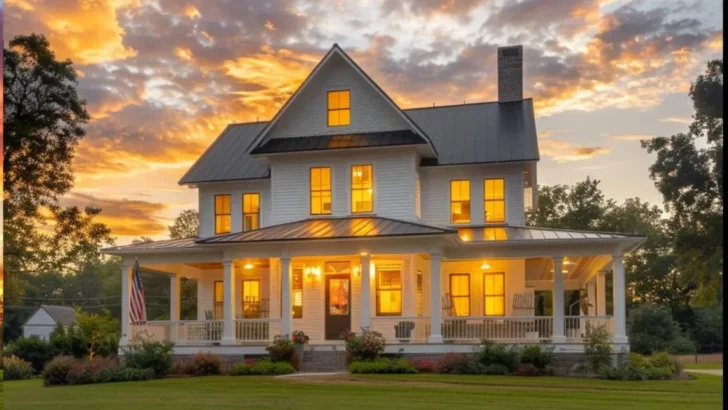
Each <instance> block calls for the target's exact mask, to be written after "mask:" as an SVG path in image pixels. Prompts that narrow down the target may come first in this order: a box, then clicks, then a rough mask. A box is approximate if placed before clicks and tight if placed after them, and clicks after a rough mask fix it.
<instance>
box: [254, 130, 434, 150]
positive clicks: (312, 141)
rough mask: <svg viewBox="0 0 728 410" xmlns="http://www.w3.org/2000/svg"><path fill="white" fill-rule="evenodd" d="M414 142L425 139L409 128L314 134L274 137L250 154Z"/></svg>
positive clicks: (420, 142) (395, 144) (410, 143)
mask: <svg viewBox="0 0 728 410" xmlns="http://www.w3.org/2000/svg"><path fill="white" fill-rule="evenodd" d="M416 144H427V141H425V140H424V139H423V138H422V137H420V136H419V135H417V134H415V133H414V132H412V131H410V130H398V131H384V132H369V133H357V134H337V135H315V136H310V137H290V138H274V139H271V140H269V141H268V142H266V143H265V144H263V145H261V146H259V147H257V148H255V149H254V150H252V151H251V152H250V155H255V154H280V153H287V152H302V151H327V150H337V149H348V148H369V147H388V146H389V147H391V146H397V145H400V146H401V145H416Z"/></svg>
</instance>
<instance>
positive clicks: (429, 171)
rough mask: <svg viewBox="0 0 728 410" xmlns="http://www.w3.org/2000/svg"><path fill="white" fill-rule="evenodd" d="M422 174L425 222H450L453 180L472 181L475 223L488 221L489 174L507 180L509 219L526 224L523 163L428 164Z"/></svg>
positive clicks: (514, 223) (508, 220)
mask: <svg viewBox="0 0 728 410" xmlns="http://www.w3.org/2000/svg"><path fill="white" fill-rule="evenodd" d="M420 175H421V178H422V222H424V223H429V224H434V225H441V226H443V225H444V226H447V225H451V224H450V181H452V180H456V179H467V180H469V181H470V215H471V221H470V224H471V225H480V224H483V223H484V215H483V213H484V210H483V200H484V196H483V181H484V179H485V178H503V179H504V180H505V198H506V205H505V206H506V218H505V219H506V223H507V224H509V225H524V224H525V214H524V207H523V165H522V164H508V165H462V166H447V167H425V168H421V169H420Z"/></svg>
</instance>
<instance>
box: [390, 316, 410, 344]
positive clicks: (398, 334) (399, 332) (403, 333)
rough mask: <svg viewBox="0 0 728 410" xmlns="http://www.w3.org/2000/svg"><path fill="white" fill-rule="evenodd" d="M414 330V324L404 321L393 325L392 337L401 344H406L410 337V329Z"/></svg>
mask: <svg viewBox="0 0 728 410" xmlns="http://www.w3.org/2000/svg"><path fill="white" fill-rule="evenodd" d="M414 328H415V322H412V321H410V320H406V321H403V322H399V323H397V324H396V325H394V337H395V338H397V339H399V341H400V342H402V343H408V342H409V341H410V337H412V329H414Z"/></svg>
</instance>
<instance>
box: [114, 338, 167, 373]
mask: <svg viewBox="0 0 728 410" xmlns="http://www.w3.org/2000/svg"><path fill="white" fill-rule="evenodd" d="M173 350H174V343H172V342H170V341H164V342H157V341H154V340H150V339H140V340H138V341H135V343H134V344H131V345H129V346H127V347H125V348H124V363H125V364H126V367H130V368H133V369H154V375H155V377H164V376H166V375H167V374H168V373H169V372H170V370H172V362H173V357H172V351H173Z"/></svg>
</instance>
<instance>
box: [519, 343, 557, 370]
mask: <svg viewBox="0 0 728 410" xmlns="http://www.w3.org/2000/svg"><path fill="white" fill-rule="evenodd" d="M552 361H553V353H551V352H550V351H548V350H545V349H542V348H541V346H538V345H532V346H526V347H525V348H524V349H523V350H522V351H521V364H526V363H528V364H532V365H534V366H536V368H537V369H543V368H545V367H546V366H548V365H550V364H551V362H552Z"/></svg>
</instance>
